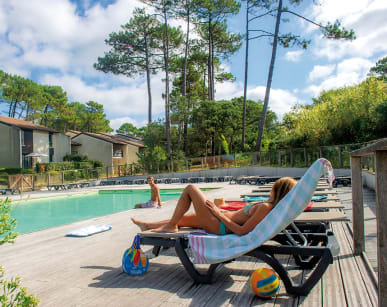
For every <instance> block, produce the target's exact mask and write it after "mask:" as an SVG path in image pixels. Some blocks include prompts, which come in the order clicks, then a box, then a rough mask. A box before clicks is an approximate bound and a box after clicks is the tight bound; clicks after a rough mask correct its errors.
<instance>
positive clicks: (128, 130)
mask: <svg viewBox="0 0 387 307" xmlns="http://www.w3.org/2000/svg"><path fill="white" fill-rule="evenodd" d="M116 132H117V133H122V134H125V135H129V136H140V137H142V135H143V132H142V131H141V130H140V129H138V128H137V127H136V126H134V125H133V124H131V123H124V124H122V125H121V126H120V128H118V129H117V130H116Z"/></svg>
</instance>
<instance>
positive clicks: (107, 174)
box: [106, 166, 109, 178]
mask: <svg viewBox="0 0 387 307" xmlns="http://www.w3.org/2000/svg"><path fill="white" fill-rule="evenodd" d="M106 178H109V166H106Z"/></svg>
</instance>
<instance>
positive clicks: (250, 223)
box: [206, 201, 272, 236]
mask: <svg viewBox="0 0 387 307" xmlns="http://www.w3.org/2000/svg"><path fill="white" fill-rule="evenodd" d="M206 205H207V207H208V208H210V211H211V213H212V214H213V215H214V216H215V217H216V218H217V219H219V220H220V221H222V222H223V224H224V225H225V226H226V228H227V229H229V230H231V231H232V232H233V233H235V234H236V235H238V236H243V235H245V234H247V233H249V232H250V231H252V230H253V229H254V228H255V226H257V225H258V223H259V222H260V221H262V220H263V218H264V217H265V216H266V215H267V214H268V213H269V212H270V210H271V208H272V206H271V204H268V203H262V204H260V205H259V206H257V209H255V211H254V214H253V215H251V216H250V217H249V218H248V220H247V221H246V222H245V223H244V224H243V225H239V224H237V223H235V222H233V221H232V220H231V219H230V218H229V217H227V216H226V215H224V214H222V213H221V212H220V210H219V208H218V207H216V206H215V205H214V204H213V203H212V202H210V201H207V202H206Z"/></svg>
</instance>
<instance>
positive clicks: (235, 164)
mask: <svg viewBox="0 0 387 307" xmlns="http://www.w3.org/2000/svg"><path fill="white" fill-rule="evenodd" d="M234 167H237V163H236V154H235V152H234Z"/></svg>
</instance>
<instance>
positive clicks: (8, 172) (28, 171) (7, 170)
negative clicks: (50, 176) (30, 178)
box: [1, 167, 35, 175]
mask: <svg viewBox="0 0 387 307" xmlns="http://www.w3.org/2000/svg"><path fill="white" fill-rule="evenodd" d="M1 172H2V173H3V175H18V174H34V173H35V172H34V170H32V169H24V168H20V167H10V168H2V169H1Z"/></svg>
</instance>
